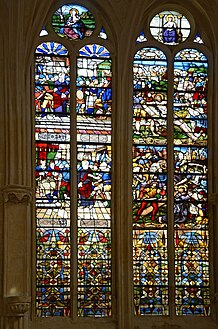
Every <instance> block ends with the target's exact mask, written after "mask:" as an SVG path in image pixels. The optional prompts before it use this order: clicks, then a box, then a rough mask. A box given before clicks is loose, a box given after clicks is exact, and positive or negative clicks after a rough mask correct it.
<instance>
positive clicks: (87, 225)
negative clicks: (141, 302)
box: [35, 42, 112, 317]
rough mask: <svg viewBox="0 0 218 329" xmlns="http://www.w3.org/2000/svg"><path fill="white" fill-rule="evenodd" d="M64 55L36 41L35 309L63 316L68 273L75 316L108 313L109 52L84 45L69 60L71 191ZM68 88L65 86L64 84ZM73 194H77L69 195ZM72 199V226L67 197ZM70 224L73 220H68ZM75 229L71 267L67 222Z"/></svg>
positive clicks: (67, 304) (68, 293) (60, 48)
mask: <svg viewBox="0 0 218 329" xmlns="http://www.w3.org/2000/svg"><path fill="white" fill-rule="evenodd" d="M70 76H71V73H70V58H69V56H68V51H67V49H66V48H65V47H64V46H63V45H61V44H59V43H55V42H44V43H42V44H41V45H40V46H38V47H37V49H36V56H35V109H36V124H35V128H36V132H35V136H36V217H37V304H36V308H37V314H38V316H69V315H70V300H71V295H72V290H71V289H70V287H71V273H74V275H77V278H78V282H77V285H78V286H77V289H78V316H95V317H105V316H110V315H111V164H112V150H111V112H112V89H111V88H112V85H111V79H112V70H111V58H110V53H109V51H108V50H107V49H106V48H105V47H103V46H100V45H96V44H91V45H86V46H84V47H83V48H81V49H80V51H79V56H78V58H77V79H76V86H75V87H76V91H75V95H76V97H75V108H74V111H75V113H76V114H77V120H76V124H77V161H76V162H77V163H75V164H73V165H72V167H74V168H77V182H78V183H77V189H75V188H72V187H71V178H70V176H71V163H72V160H71V156H70V154H71V151H70V149H71V144H70V141H71V135H72V132H71V129H70V127H71V125H70V112H71V111H70V108H72V105H70ZM71 88H72V87H71ZM76 192H77V197H76ZM72 198H73V199H75V198H77V219H78V222H77V225H73V223H72V222H73V217H72V209H71V200H72ZM75 224H76V223H75ZM72 225H73V227H76V226H77V228H78V241H77V245H75V243H74V244H73V245H74V247H73V248H74V249H75V248H77V255H78V257H77V262H78V269H77V273H76V268H75V266H74V267H72V266H71V262H70V255H71V249H72V247H71V245H72V243H71V241H70V235H71V233H70V231H71V227H72Z"/></svg>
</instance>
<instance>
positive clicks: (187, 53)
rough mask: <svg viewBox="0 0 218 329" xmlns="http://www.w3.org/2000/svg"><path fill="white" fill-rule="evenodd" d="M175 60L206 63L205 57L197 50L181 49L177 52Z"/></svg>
mask: <svg viewBox="0 0 218 329" xmlns="http://www.w3.org/2000/svg"><path fill="white" fill-rule="evenodd" d="M175 60H182V61H184V60H185V61H207V57H206V56H205V55H204V54H203V53H202V52H200V51H199V50H197V49H187V48H185V49H183V50H181V51H179V52H178V53H177V54H176V56H175Z"/></svg>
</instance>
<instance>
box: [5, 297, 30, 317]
mask: <svg viewBox="0 0 218 329" xmlns="http://www.w3.org/2000/svg"><path fill="white" fill-rule="evenodd" d="M5 300H6V304H7V313H8V315H9V316H15V317H24V315H25V313H27V312H28V311H29V309H30V306H31V297H19V296H13V297H7V298H5Z"/></svg>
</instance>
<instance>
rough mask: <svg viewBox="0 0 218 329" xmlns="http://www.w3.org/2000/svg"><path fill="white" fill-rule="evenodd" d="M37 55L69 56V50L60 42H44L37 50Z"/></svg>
mask: <svg viewBox="0 0 218 329" xmlns="http://www.w3.org/2000/svg"><path fill="white" fill-rule="evenodd" d="M35 53H36V54H41V55H42V54H43V55H57V56H64V55H68V50H67V48H66V47H64V46H63V45H62V44H61V43H58V42H52V41H51V42H43V43H41V44H40V45H39V46H38V47H37V48H36V52H35Z"/></svg>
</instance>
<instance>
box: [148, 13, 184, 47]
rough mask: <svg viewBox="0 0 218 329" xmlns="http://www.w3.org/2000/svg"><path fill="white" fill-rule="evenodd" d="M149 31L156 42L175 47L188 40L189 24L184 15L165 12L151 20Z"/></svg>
mask: <svg viewBox="0 0 218 329" xmlns="http://www.w3.org/2000/svg"><path fill="white" fill-rule="evenodd" d="M150 31H151V34H152V35H153V37H154V38H155V39H156V40H158V41H160V42H162V43H165V44H167V45H177V44H179V43H181V42H183V41H185V40H186V39H187V38H188V36H189V34H190V23H189V21H188V20H187V18H186V17H185V16H184V15H182V14H180V13H178V12H176V11H169V10H165V11H162V12H161V13H159V14H157V15H155V16H154V17H153V18H152V20H151V23H150Z"/></svg>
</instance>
